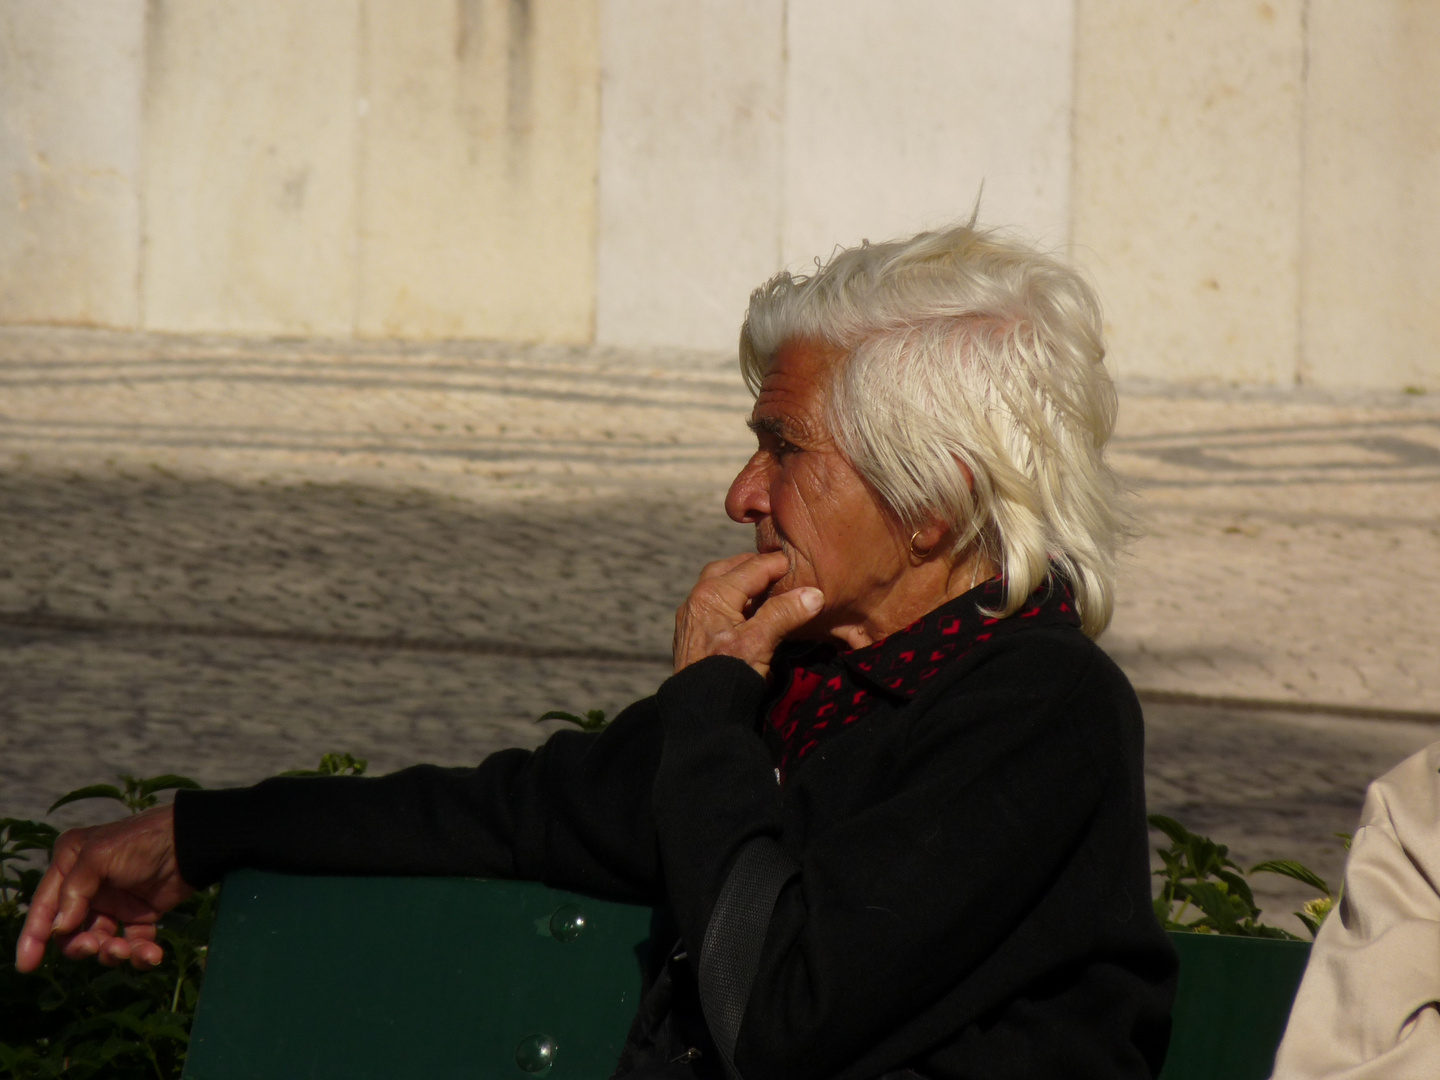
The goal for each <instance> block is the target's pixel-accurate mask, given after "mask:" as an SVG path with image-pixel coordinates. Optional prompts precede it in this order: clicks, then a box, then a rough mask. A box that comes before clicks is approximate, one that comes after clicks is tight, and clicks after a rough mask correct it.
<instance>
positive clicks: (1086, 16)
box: [1073, 0, 1304, 384]
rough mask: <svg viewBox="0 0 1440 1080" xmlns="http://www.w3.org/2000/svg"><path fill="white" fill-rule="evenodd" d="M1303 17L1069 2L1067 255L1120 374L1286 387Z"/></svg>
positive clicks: (1291, 352)
mask: <svg viewBox="0 0 1440 1080" xmlns="http://www.w3.org/2000/svg"><path fill="white" fill-rule="evenodd" d="M1303 6H1304V5H1303V4H1302V2H1301V0H1272V2H1269V3H1255V2H1252V0H1213V2H1210V3H1204V4H1199V3H1190V4H1152V3H1149V2H1147V0H1085V2H1084V3H1082V4H1080V5H1079V7H1078V21H1077V30H1076V34H1077V48H1076V56H1077V58H1078V59H1077V71H1076V82H1075V85H1076V93H1075V151H1074V153H1075V157H1074V182H1073V200H1074V204H1073V243H1074V251H1075V254H1076V257H1077V259H1078V260H1079V261H1080V262H1081V263H1082V264H1085V265H1087V266H1088V267H1089V268H1090V269H1091V271H1092V273H1093V274H1094V277H1095V279H1096V281H1097V282H1098V284H1099V287H1100V293H1101V296H1102V298H1103V300H1104V302H1105V304H1106V312H1107V320H1106V321H1107V325H1108V328H1109V334H1110V345H1111V357H1112V359H1113V361H1114V365H1115V368H1116V369H1117V370H1118V372H1119V373H1120V374H1121V375H1122V376H1144V377H1151V378H1162V379H1172V380H1176V381H1180V382H1227V383H1228V382H1236V383H1278V384H1288V383H1291V382H1293V381H1294V378H1295V373H1296V356H1297V349H1298V342H1297V327H1298V321H1299V320H1298V303H1299V265H1298V264H1299V257H1300V217H1301V215H1300V213H1299V210H1298V202H1299V199H1300V189H1301V143H1302V134H1301V117H1302V111H1303V110H1302V95H1303V85H1302V83H1303V66H1304V28H1303V25H1302V17H1301V16H1302V8H1303Z"/></svg>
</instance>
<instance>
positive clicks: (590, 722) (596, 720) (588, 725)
mask: <svg viewBox="0 0 1440 1080" xmlns="http://www.w3.org/2000/svg"><path fill="white" fill-rule="evenodd" d="M541 720H564V721H565V722H566V723H567V724H574V725H575V726H576V727H578V728H579V729H580V730H581V731H603V730H604V729H605V726H606V725H607V724H608V723H609V721H608V720H606V719H605V710H604V709H590V710H588V711H587V712H586V713H585V715H584V716H576V715H575V714H574V713H568V712H564V711H563V710H561V709H551V710H550V711H549V712H547V713H545V714H544V715H543V716H541V717H539V718H538V719H537V720H536V721H535V722H536V723H537V724H538V723H540V721H541Z"/></svg>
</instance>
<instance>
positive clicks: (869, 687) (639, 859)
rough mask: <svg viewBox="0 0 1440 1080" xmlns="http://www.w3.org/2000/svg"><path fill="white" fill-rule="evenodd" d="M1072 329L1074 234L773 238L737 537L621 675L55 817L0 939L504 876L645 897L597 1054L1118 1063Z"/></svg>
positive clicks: (1089, 502)
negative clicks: (649, 944) (608, 707)
mask: <svg viewBox="0 0 1440 1080" xmlns="http://www.w3.org/2000/svg"><path fill="white" fill-rule="evenodd" d="M1102 355H1103V346H1102V343H1101V331H1100V317H1099V311H1098V307H1097V304H1096V301H1095V299H1094V297H1093V295H1092V294H1091V292H1090V290H1089V289H1088V288H1087V287H1086V285H1085V284H1084V283H1083V281H1082V280H1081V279H1080V278H1079V277H1078V276H1077V275H1076V274H1075V273H1074V272H1072V271H1071V270H1069V269H1067V268H1066V267H1064V266H1063V265H1061V264H1060V263H1058V262H1057V261H1055V260H1054V259H1052V258H1049V257H1047V256H1044V255H1041V254H1037V253H1036V252H1034V251H1033V250H1030V249H1029V248H1027V247H1025V246H1023V245H1021V244H1019V243H1016V242H1014V241H1011V240H1008V239H1006V238H1004V237H1002V236H1000V235H996V234H993V233H989V232H984V231H979V230H976V229H974V228H973V227H963V226H962V227H957V228H952V229H950V230H948V231H944V232H935V233H926V234H922V235H919V236H916V237H914V238H913V239H911V240H908V241H904V242H898V243H889V244H874V245H870V244H867V245H862V246H861V247H858V248H853V249H850V250H848V251H842V252H839V253H838V254H836V255H835V256H834V257H833V258H832V259H831V260H830V261H829V263H827V264H826V265H825V266H823V267H821V268H820V269H818V270H817V271H816V272H815V273H814V274H813V275H809V276H806V277H792V276H790V275H789V274H781V275H780V276H778V277H776V278H774V279H773V280H772V281H770V282H769V283H767V284H766V285H765V286H763V287H762V288H760V289H759V290H757V291H756V293H755V294H754V296H753V297H752V298H751V302H750V310H749V314H748V316H747V318H746V320H745V325H744V328H743V330H742V331H741V337H740V360H741V366H742V369H743V371H744V374H745V378H746V380H747V381H748V383H749V384H750V386H751V387H752V389H753V390H754V391H755V394H756V397H755V406H754V411H753V413H752V415H751V418H750V427H751V428H752V430H753V431H754V432H755V435H756V438H757V440H758V444H759V445H758V448H757V449H756V451H755V453H754V455H753V456H752V457H751V458H750V460H749V462H748V463H747V464H746V465H745V467H744V468H743V469H742V470H741V472H740V474H739V476H737V477H736V478H735V482H734V483H733V484H732V485H731V488H730V492H729V495H728V496H727V498H726V504H725V506H726V510H727V512H728V513H729V514H730V516H731V517H732V518H734V519H735V520H736V521H742V522H749V523H751V524H753V525H754V526H755V546H756V549H757V551H756V553H754V554H744V555H736V556H734V557H732V558H729V559H725V560H722V561H720V562H716V563H712V564H710V565H709V566H707V567H705V569H704V570H703V571H702V572H701V574H700V579H699V582H698V583H697V584H696V586H695V588H694V590H693V591H692V592H691V593H690V596H689V597H688V599H687V600H686V601H685V603H684V605H683V606H682V607H681V608H680V611H679V613H678V615H677V617H676V631H675V652H674V655H675V674H674V675H673V676H672V677H671V678H670V679H668V680H667V681H666V682H665V683H664V684H663V685H662V686H661V687H660V688H659V691H658V692H657V693H656V695H655V696H654V697H650V698H647V699H645V700H643V701H640V702H637V703H636V704H634V705H632V706H630V707H629V708H628V709H626V710H625V711H624V712H623V713H621V714H620V716H618V717H617V718H616V719H615V721H614V723H612V724H611V725H610V726H609V728H608V729H607V730H605V731H604V732H603V733H601V734H583V733H580V732H561V733H559V734H556V735H554V736H553V737H552V738H550V739H549V740H548V741H547V742H546V743H545V744H544V745H543V746H542V747H540V749H538V750H536V751H534V752H530V751H525V750H506V751H502V752H500V753H497V754H494V755H492V756H491V757H489V758H487V759H486V760H485V761H484V762H483V763H481V764H480V766H479V767H478V768H473V769H472V768H463V769H457V768H437V767H433V766H419V767H416V768H412V769H406V770H404V771H402V772H399V773H395V774H392V775H390V776H386V777H383V778H378V779H339V780H337V779H324V780H301V779H276V780H268V781H266V782H264V783H262V784H259V785H257V786H255V787H252V788H246V789H240V790H230V791H213V792H181V793H180V795H179V796H178V797H177V799H176V802H175V805H174V808H173V811H172V810H171V809H169V808H162V809H157V810H154V811H151V812H149V813H148V814H145V815H141V816H139V817H137V818H134V819H131V820H130V821H127V822H124V823H119V824H116V825H109V826H100V827H97V828H95V829H89V830H78V831H75V832H70V833H67V834H65V836H64V837H62V839H61V841H60V843H59V845H58V847H57V849H56V855H55V861H54V864H53V866H52V867H51V869H50V871H49V872H48V874H47V876H46V878H45V880H44V883H43V884H42V886H41V887H40V889H39V891H38V892H37V894H36V899H35V902H34V905H33V907H32V909H31V913H30V919H29V923H28V925H27V928H26V933H25V936H24V937H22V939H21V942H20V945H19V955H18V961H19V965H20V967H21V968H22V969H28V968H33V967H34V966H35V965H36V964H37V963H38V961H39V958H40V955H41V953H42V951H43V948H44V944H45V941H46V939H47V938H48V937H50V936H51V934H52V933H54V934H56V935H58V936H59V937H60V938H61V939H62V942H63V943H64V944H63V947H64V949H65V951H66V952H67V953H68V954H69V955H72V956H82V955H91V954H97V953H98V955H99V956H100V958H101V959H102V960H105V961H108V962H111V963H118V962H122V961H124V960H126V959H129V960H130V961H131V962H132V963H135V964H137V965H142V966H143V965H147V964H152V963H154V962H157V961H158V959H159V955H160V954H159V949H158V946H157V945H156V944H155V943H154V942H153V940H152V937H153V933H151V932H150V931H149V929H148V928H147V926H146V925H145V924H146V923H147V922H152V921H153V920H154V919H155V918H156V917H158V915H159V913H160V912H162V911H164V910H166V909H167V908H168V907H169V906H171V905H173V904H174V903H176V902H178V900H179V899H180V898H182V897H183V896H185V895H187V894H188V892H189V891H190V890H191V889H192V888H199V887H202V886H205V885H208V884H210V883H212V882H214V881H217V880H219V879H220V877H221V876H222V875H223V874H224V873H225V872H226V871H228V870H231V869H234V868H236V867H240V866H262V867H268V868H272V869H277V870H288V871H302V872H310V873H343V874H463V875H476V876H497V877H516V878H528V879H538V880H540V881H544V882H547V883H549V884H551V885H553V886H557V887H562V888H567V889H575V890H580V891H583V892H588V893H592V894H595V895H599V896H604V897H611V898H615V899H620V900H630V901H637V902H641V903H647V904H654V905H656V906H657V907H658V908H659V910H660V914H661V917H662V920H663V924H664V925H667V926H668V927H669V930H670V933H669V935H668V936H667V935H663V934H662V935H657V937H656V938H655V939H654V941H653V944H654V946H655V950H654V953H653V956H652V963H651V970H650V973H649V979H648V983H647V987H648V988H647V991H646V994H645V997H644V1000H643V1003H642V1005H641V1008H640V1012H639V1015H638V1016H637V1018H636V1020H635V1024H634V1027H633V1029H632V1031H631V1034H630V1037H629V1040H628V1042H627V1045H626V1047H625V1051H624V1054H623V1056H622V1058H621V1060H620V1063H619V1068H618V1073H619V1074H620V1075H628V1076H633V1077H641V1076H644V1077H658V1076H666V1077H671V1076H673V1077H704V1078H717V1080H718V1078H720V1077H729V1078H731V1080H734V1078H735V1077H737V1076H738V1077H743V1078H744V1080H804V1078H808V1077H816V1078H818V1077H841V1078H846V1080H869V1078H874V1077H881V1076H891V1075H897V1076H900V1075H903V1076H912V1075H918V1076H921V1077H934V1078H954V1080H960V1078H962V1077H964V1078H972V1077H973V1078H984V1080H999V1078H1003V1077H1070V1078H1076V1077H1096V1078H1101V1077H1103V1078H1114V1080H1118V1078H1131V1077H1135V1078H1140V1077H1152V1076H1154V1075H1155V1074H1156V1073H1157V1072H1158V1071H1159V1068H1160V1065H1161V1063H1162V1061H1163V1058H1164V1054H1165V1047H1166V1041H1167V1038H1168V1029H1169V1019H1168V1016H1169V1009H1170V1004H1171V999H1172V996H1173V992H1174V979H1175V959H1174V955H1173V953H1172V951H1171V950H1170V948H1169V945H1168V943H1167V940H1166V938H1165V936H1164V934H1163V933H1162V931H1161V930H1160V927H1159V926H1158V924H1157V923H1156V921H1155V917H1154V915H1153V913H1152V908H1151V904H1150V889H1149V872H1148V871H1149V867H1148V860H1147V852H1146V830H1145V817H1144V814H1145V797H1144V789H1143V779H1142V768H1141V765H1142V760H1141V759H1142V732H1141V718H1140V709H1139V706H1138V704H1137V702H1136V700H1135V696H1134V694H1133V692H1132V691H1131V689H1130V686H1129V684H1128V683H1127V682H1126V680H1125V676H1124V675H1122V674H1121V672H1120V671H1119V669H1118V668H1117V667H1116V666H1115V665H1114V664H1113V663H1112V662H1111V661H1110V660H1109V659H1108V658H1107V657H1106V656H1105V654H1104V653H1103V652H1101V651H1100V649H1099V648H1098V647H1096V645H1095V644H1094V643H1093V641H1092V640H1091V639H1092V638H1094V637H1095V636H1096V635H1098V634H1099V633H1100V632H1101V631H1102V630H1103V629H1104V628H1105V625H1106V623H1107V622H1108V621H1109V618H1110V613H1111V608H1112V605H1113V592H1114V562H1115V546H1116V538H1117V535H1118V534H1119V532H1120V531H1121V528H1120V526H1121V519H1120V515H1119V512H1118V510H1117V494H1116V483H1115V479H1114V477H1113V476H1112V474H1111V472H1110V470H1109V468H1108V467H1107V465H1106V463H1105V460H1104V457H1103V450H1104V446H1105V443H1106V440H1107V438H1108V437H1109V435H1110V431H1111V427H1112V425H1113V421H1114V416H1115V395H1114V391H1113V388H1112V386H1111V383H1110V380H1109V378H1108V376H1107V375H1106V373H1105V370H1104V368H1103V366H1102V363H1101V358H1102ZM117 921H123V922H125V923H126V924H128V925H127V926H126V929H125V931H124V932H123V933H117ZM395 932H397V933H404V921H403V916H400V917H399V918H397V921H396V928H395ZM667 946H668V948H667Z"/></svg>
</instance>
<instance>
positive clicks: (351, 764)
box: [279, 754, 370, 777]
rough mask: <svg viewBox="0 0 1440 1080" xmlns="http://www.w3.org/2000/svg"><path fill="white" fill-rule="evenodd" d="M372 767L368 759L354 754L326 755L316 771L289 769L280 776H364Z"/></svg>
mask: <svg viewBox="0 0 1440 1080" xmlns="http://www.w3.org/2000/svg"><path fill="white" fill-rule="evenodd" d="M369 767H370V760H369V759H368V758H357V757H355V756H354V755H352V754H326V755H325V756H324V757H322V758H321V759H320V764H319V766H317V767H316V768H314V769H287V770H286V771H285V772H282V773H280V774H279V775H280V776H300V777H305V776H363V775H364V773H365V770H366V769H368V768H369Z"/></svg>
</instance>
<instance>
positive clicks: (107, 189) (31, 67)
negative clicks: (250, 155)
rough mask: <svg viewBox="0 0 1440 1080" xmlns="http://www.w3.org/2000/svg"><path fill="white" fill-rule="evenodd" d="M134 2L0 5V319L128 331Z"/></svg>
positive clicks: (141, 17) (137, 41)
mask: <svg viewBox="0 0 1440 1080" xmlns="http://www.w3.org/2000/svg"><path fill="white" fill-rule="evenodd" d="M144 33H145V4H144V0H111V2H107V3H104V4H93V3H89V2H87V0H13V2H9V3H6V4H4V5H0V322H4V323H66V324H79V325H91V326H113V327H128V328H133V327H134V326H135V325H136V321H137V318H138V294H137V290H136V272H137V270H138V267H139V252H140V197H139V191H138V188H137V177H138V175H139V171H140V160H139V159H140V117H141V107H140V100H141V98H140V93H141V84H142V81H143V70H144Z"/></svg>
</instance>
